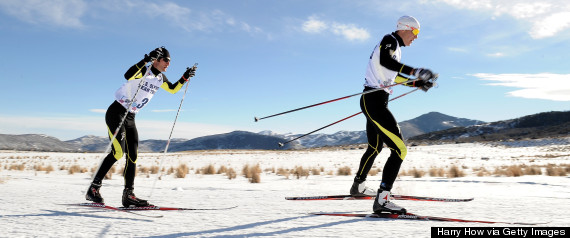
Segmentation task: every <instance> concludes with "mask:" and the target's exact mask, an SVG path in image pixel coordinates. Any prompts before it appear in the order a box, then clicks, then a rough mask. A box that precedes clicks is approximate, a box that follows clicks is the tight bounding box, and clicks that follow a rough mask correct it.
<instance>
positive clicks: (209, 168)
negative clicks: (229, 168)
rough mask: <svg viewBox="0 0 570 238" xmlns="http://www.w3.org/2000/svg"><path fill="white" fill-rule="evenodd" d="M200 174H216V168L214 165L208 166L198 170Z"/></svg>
mask: <svg viewBox="0 0 570 238" xmlns="http://www.w3.org/2000/svg"><path fill="white" fill-rule="evenodd" d="M200 172H201V173H202V174H216V168H215V167H214V165H212V164H209V165H206V166H204V167H203V168H202V169H200Z"/></svg>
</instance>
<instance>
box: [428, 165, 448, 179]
mask: <svg viewBox="0 0 570 238" xmlns="http://www.w3.org/2000/svg"><path fill="white" fill-rule="evenodd" d="M428 173H429V176H430V177H443V176H445V170H444V169H443V168H435V167H431V168H430V169H429V171H428Z"/></svg>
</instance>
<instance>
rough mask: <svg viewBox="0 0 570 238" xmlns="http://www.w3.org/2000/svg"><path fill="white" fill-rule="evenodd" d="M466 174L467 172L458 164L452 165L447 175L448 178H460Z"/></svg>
mask: <svg viewBox="0 0 570 238" xmlns="http://www.w3.org/2000/svg"><path fill="white" fill-rule="evenodd" d="M464 176H465V172H463V170H462V169H460V168H458V167H457V166H455V165H454V166H451V168H449V170H448V171H447V177H448V178H459V177H464Z"/></svg>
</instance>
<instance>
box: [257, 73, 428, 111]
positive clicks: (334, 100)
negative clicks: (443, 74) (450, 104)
mask: <svg viewBox="0 0 570 238" xmlns="http://www.w3.org/2000/svg"><path fill="white" fill-rule="evenodd" d="M418 80H420V79H410V80H407V81H404V82H400V83H395V84H390V85H388V86H384V87H381V88H376V89H373V90H369V91H365V92H361V93H355V94H352V95H348V96H344V97H340V98H336V99H332V100H328V101H324V102H320V103H316V104H313V105H309V106H304V107H300V108H297V109H293V110H289V111H286V112H281V113H277V114H273V115H269V116H265V117H261V118H258V117H254V120H255V122H257V121H260V120H263V119H267V118H270V117H275V116H280V115H283V114H287V113H291V112H296V111H300V110H303V109H307V108H311V107H315V106H320V105H323V104H327V103H331V102H336V101H340V100H343V99H347V98H350V97H354V96H358V95H364V94H368V93H373V92H376V91H380V90H384V89H386V88H391V87H394V86H397V85H401V84H406V83H413V82H415V81H418Z"/></svg>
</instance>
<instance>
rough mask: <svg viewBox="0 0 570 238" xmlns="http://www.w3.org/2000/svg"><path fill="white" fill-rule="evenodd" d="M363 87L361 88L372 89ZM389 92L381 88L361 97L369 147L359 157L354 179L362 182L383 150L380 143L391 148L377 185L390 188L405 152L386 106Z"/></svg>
mask: <svg viewBox="0 0 570 238" xmlns="http://www.w3.org/2000/svg"><path fill="white" fill-rule="evenodd" d="M372 89H373V88H369V87H366V88H365V89H364V91H368V90H372ZM388 97H389V94H388V93H387V92H385V91H384V90H380V91H376V92H373V93H368V94H364V95H362V96H361V97H360V109H361V110H362V113H364V116H365V117H366V136H367V138H368V147H367V148H366V152H364V154H363V155H362V158H361V159H360V166H359V167H358V171H357V173H356V177H355V179H354V180H355V181H356V182H363V181H365V180H366V177H367V176H368V172H369V171H370V169H371V168H372V164H373V163H374V160H375V159H376V156H377V155H378V154H380V151H382V147H383V144H386V147H388V148H389V149H390V151H391V152H390V157H388V160H387V161H386V164H385V165H384V170H383V171H382V182H381V183H380V188H381V189H383V190H391V189H392V185H393V184H394V181H395V180H396V177H397V176H398V172H399V171H400V166H401V164H402V162H403V161H404V158H405V157H406V154H407V149H406V145H405V144H404V140H403V137H402V133H401V132H400V127H399V126H398V122H397V121H396V119H395V118H394V116H393V115H392V113H391V112H390V110H389V109H388Z"/></svg>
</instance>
